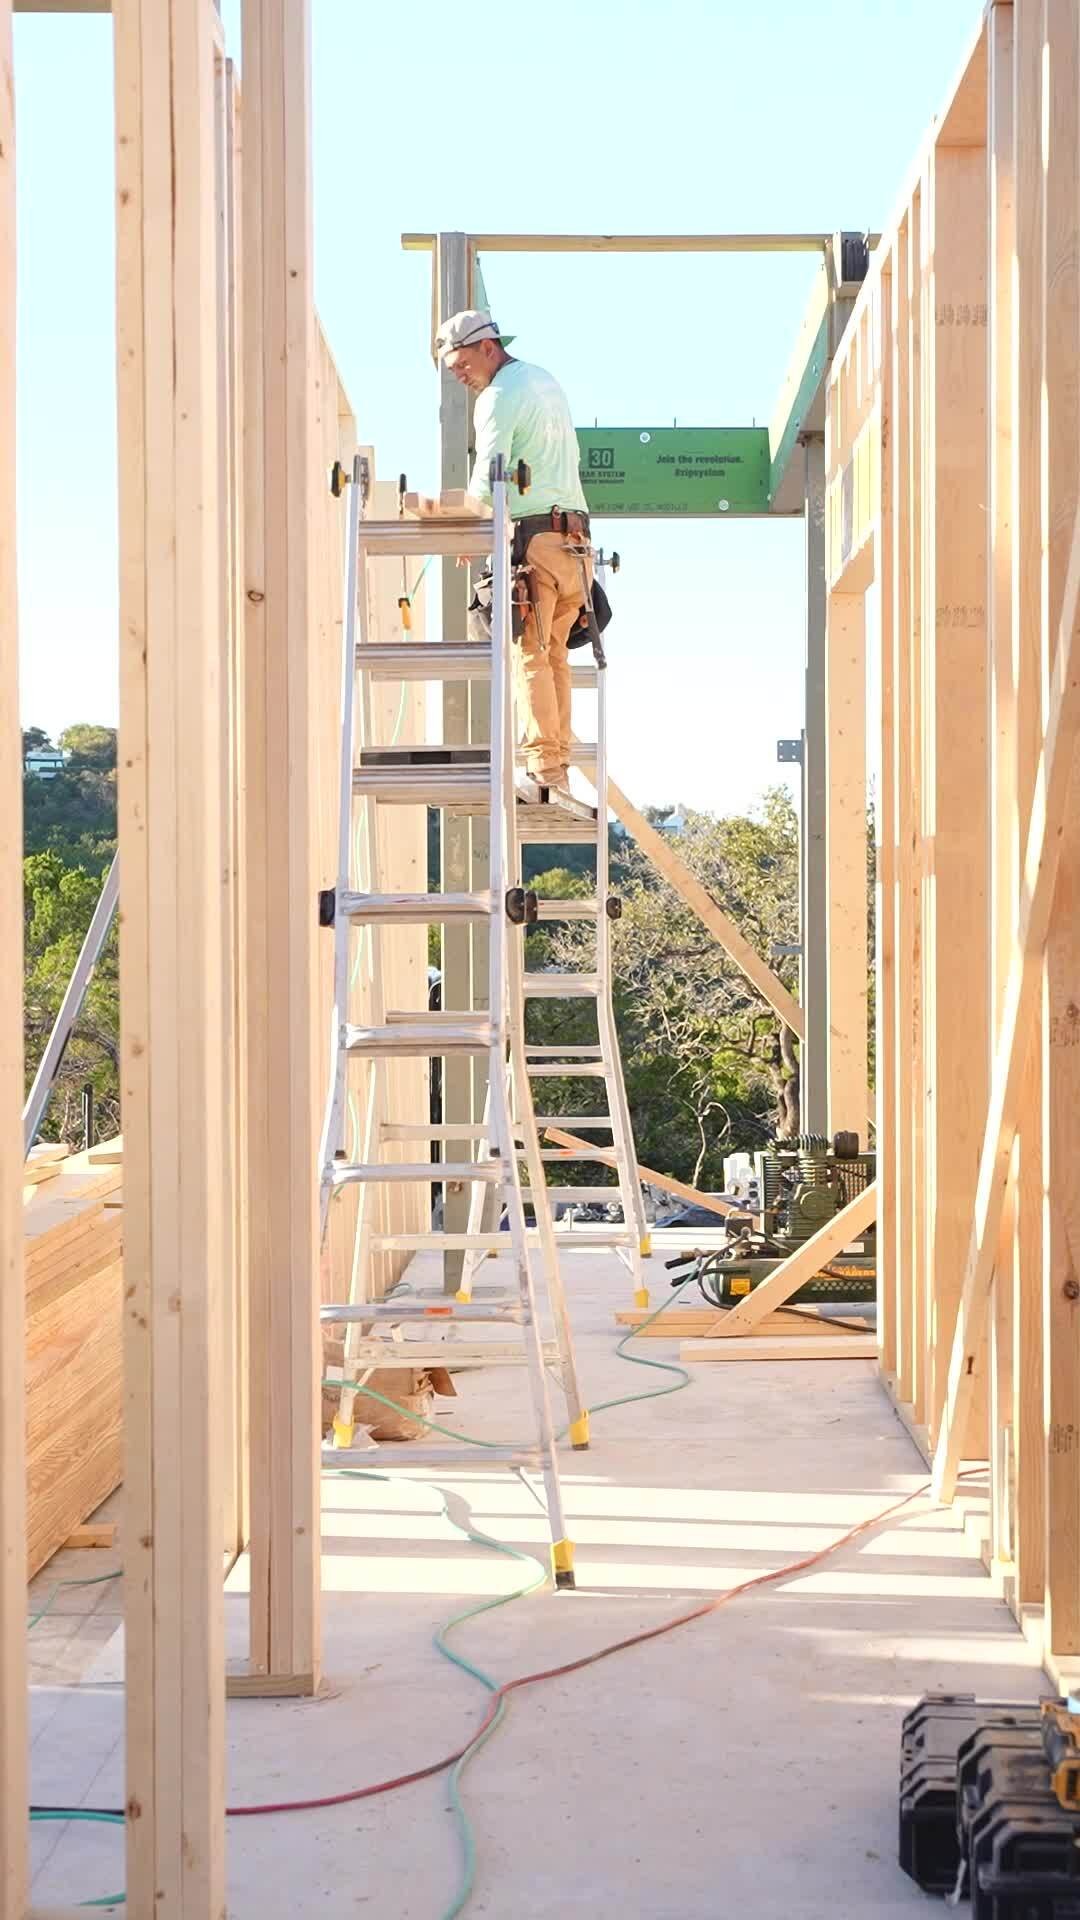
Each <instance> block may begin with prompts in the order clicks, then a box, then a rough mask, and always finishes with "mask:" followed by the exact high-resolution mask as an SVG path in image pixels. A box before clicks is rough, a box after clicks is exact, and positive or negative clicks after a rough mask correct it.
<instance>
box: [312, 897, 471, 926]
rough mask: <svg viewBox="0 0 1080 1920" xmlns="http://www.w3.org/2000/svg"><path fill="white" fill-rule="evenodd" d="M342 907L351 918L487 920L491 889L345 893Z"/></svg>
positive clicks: (425, 922) (424, 922)
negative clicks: (462, 891) (479, 890)
mask: <svg viewBox="0 0 1080 1920" xmlns="http://www.w3.org/2000/svg"><path fill="white" fill-rule="evenodd" d="M339 904H340V911H341V912H342V913H343V914H345V916H346V918H347V919H349V920H355V921H358V922H360V923H364V922H366V921H373V920H374V921H396V922H397V923H398V924H399V925H401V924H405V925H410V926H429V927H430V926H437V925H438V923H439V921H441V920H487V919H489V918H490V915H491V895H490V893H343V894H342V895H341V898H340V903H339Z"/></svg>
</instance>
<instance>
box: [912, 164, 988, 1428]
mask: <svg viewBox="0 0 1080 1920" xmlns="http://www.w3.org/2000/svg"><path fill="white" fill-rule="evenodd" d="M928 190H929V199H928V203H927V207H926V209H925V211H926V214H927V229H928V233H929V238H930V249H929V253H928V257H927V259H926V261H925V263H924V264H925V267H926V273H927V278H926V282H925V286H924V296H925V307H924V334H923V361H924V364H923V374H924V394H925V402H926V415H925V419H924V433H925V434H926V436H927V447H926V459H927V465H928V472H927V474H926V476H925V478H924V490H925V496H926V548H925V554H924V570H923V609H922V619H923V639H924V647H925V650H926V653H925V676H926V690H927V694H926V697H927V706H926V715H925V719H926V727H927V734H926V742H927V746H926V754H927V758H926V766H927V768H928V770H929V771H928V777H927V782H926V786H925V789H924V793H923V832H924V839H925V844H926V858H927V862H928V868H929V875H930V877H931V885H930V888H929V889H928V911H927V917H926V921H925V924H924V928H923V950H924V959H925V969H926V972H925V985H926V988H927V993H928V997H927V1003H926V1004H927V1013H928V1021H927V1028H926V1046H927V1055H926V1076H927V1078H926V1085H927V1094H928V1097H927V1101H926V1154H927V1179H928V1182H929V1185H930V1190H931V1192H932V1194H933V1198H934V1207H933V1213H932V1216H931V1217H930V1219H929V1222H928V1240H927V1252H928V1259H929V1262H930V1266H931V1271H932V1274H933V1285H934V1309H933V1312H934V1339H933V1341H932V1342H931V1344H930V1348H929V1362H930V1365H929V1371H928V1379H927V1395H928V1397H927V1405H926V1423H927V1425H928V1427H929V1429H930V1433H931V1438H933V1437H934V1436H935V1435H936V1433H937V1430H938V1423H939V1420H940V1417H941V1410H942V1406H943V1404H944V1398H945V1379H946V1373H947V1367H948V1353H949V1339H950V1335H951V1332H952V1328H953V1325H954V1323H955V1319H956V1311H957V1300H958V1296H959V1290H960V1281H961V1275H962V1272H963V1259H964V1251H965V1248H966V1245H967V1238H968V1232H969V1228H970V1223H971V1211H972V1205H973V1202H974V1198H975V1175H976V1169H977V1165H978V1154H979V1145H980V1143H981V1140H982V1134H983V1128H984V1125H985V1121H986V1102H987V1091H988V1054H989V1047H990V1021H989V1006H988V986H989V967H990V954H989V947H990V942H989V901H988V885H987V881H988V875H989V853H988V844H989V843H988V806H987V791H986V789H987V773H988V751H987V739H986V708H987V661H986V654H987V642H986V598H987V594H986V580H987V575H986V567H987V540H986V499H987V492H988V476H987V448H986V400H987V355H986V301H987V164H986V155H985V153H984V152H981V151H980V150H979V149H978V148H977V147H973V146H963V147H947V146H938V147H937V148H936V149H935V153H934V157H933V162H932V165H931V168H930V172H929V179H928ZM961 952H962V956H963V959H962V964H959V962H960V958H961ZM977 1358H978V1356H977ZM979 1444H980V1446H981V1448H982V1451H983V1454H985V1445H986V1442H985V1437H983V1438H982V1439H981V1441H980V1443H979ZM969 1452H970V1448H969Z"/></svg>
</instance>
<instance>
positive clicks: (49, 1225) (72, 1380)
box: [23, 1141, 123, 1578]
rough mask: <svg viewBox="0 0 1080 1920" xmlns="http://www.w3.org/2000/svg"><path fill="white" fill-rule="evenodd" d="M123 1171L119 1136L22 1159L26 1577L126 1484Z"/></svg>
mask: <svg viewBox="0 0 1080 1920" xmlns="http://www.w3.org/2000/svg"><path fill="white" fill-rule="evenodd" d="M122 1178H123V1165H122V1161H121V1152H120V1147H119V1143H118V1142H115V1141H111V1142H109V1143H108V1144H107V1145H106V1146H104V1147H100V1148H93V1149H92V1150H91V1151H90V1153H89V1154H86V1153H81V1154H72V1155H67V1154H66V1153H65V1152H64V1150H63V1149H62V1148H59V1147H41V1148H35V1149H34V1150H33V1151H32V1152H31V1155H30V1158H29V1159H28V1161H27V1163H26V1172H25V1178H24V1186H23V1256H24V1277H25V1285H26V1428H27V1432H26V1441H27V1536H28V1561H29V1564H28V1577H29V1578H32V1577H33V1575H34V1574H35V1573H37V1572H38V1570H39V1568H41V1567H42V1566H44V1564H45V1562H46V1561H47V1560H48V1559H50V1558H51V1556H52V1555H53V1554H54V1553H55V1552H56V1550H57V1548H58V1547H61V1546H63V1544H64V1542H65V1540H66V1539H67V1538H68V1536H69V1535H70V1534H71V1533H72V1531H73V1530H74V1529H75V1528H76V1527H78V1526H79V1525H80V1524H81V1523H82V1522H83V1521H84V1520H85V1519H86V1518H87V1516H88V1515H89V1514H91V1513H93V1511H94V1509H95V1508H96V1507H98V1506H100V1504H101V1502H102V1501H103V1500H104V1499H105V1498H106V1497H107V1496H108V1495H109V1494H110V1493H111V1492H112V1491H113V1489H114V1488H115V1487H117V1486H119V1484H120V1479H121V1471H122V1468H121V1454H122V1431H123V1428H122V1420H123V1411H122V1398H123V1389H122V1378H121V1374H122V1360H121V1295H122V1287H123V1267H122V1249H123V1208H122V1205H121V1195H120V1184H121V1180H122Z"/></svg>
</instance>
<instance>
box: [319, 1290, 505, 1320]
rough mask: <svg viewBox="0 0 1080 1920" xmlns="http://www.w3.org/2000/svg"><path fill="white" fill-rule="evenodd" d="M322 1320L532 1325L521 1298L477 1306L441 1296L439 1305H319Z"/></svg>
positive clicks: (381, 1302) (379, 1302)
mask: <svg viewBox="0 0 1080 1920" xmlns="http://www.w3.org/2000/svg"><path fill="white" fill-rule="evenodd" d="M319 1319H320V1321H321V1322H322V1324H323V1326H324V1327H347V1326H354V1325H358V1326H362V1325H363V1323H364V1322H365V1320H388V1321H391V1322H394V1321H400V1322H401V1323H402V1324H403V1325H404V1323H405V1322H406V1321H415V1320H421V1321H426V1322H427V1324H428V1325H429V1326H431V1325H433V1324H435V1323H437V1324H438V1325H439V1326H450V1325H453V1324H454V1323H455V1322H457V1321H463V1320H479V1321H482V1322H490V1323H491V1324H492V1325H496V1324H498V1323H500V1322H505V1321H507V1320H509V1321H510V1322H511V1323H512V1325H514V1326H518V1327H524V1326H527V1325H528V1322H529V1316H528V1314H527V1312H526V1311H525V1308H524V1307H523V1306H521V1305H520V1304H519V1303H518V1302H517V1301H510V1302H507V1303H506V1304H505V1305H501V1304H500V1303H499V1302H498V1301H492V1302H491V1303H490V1304H487V1303H483V1304H480V1305H476V1306H474V1305H473V1303H472V1302H471V1301H468V1300H446V1299H445V1298H444V1297H443V1296H440V1298H439V1300H438V1304H437V1305H435V1306H425V1305H424V1302H423V1301H422V1300H417V1299H415V1298H414V1297H412V1296H410V1297H409V1298H408V1299H403V1300H394V1299H390V1300H361V1301H357V1302H354V1303H352V1304H350V1305H348V1306H346V1305H345V1304H344V1303H341V1304H340V1305H336V1304H335V1303H334V1302H333V1301H331V1303H330V1304H329V1305H328V1306H324V1307H320V1308H319Z"/></svg>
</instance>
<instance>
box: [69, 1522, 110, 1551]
mask: <svg viewBox="0 0 1080 1920" xmlns="http://www.w3.org/2000/svg"><path fill="white" fill-rule="evenodd" d="M63 1544H64V1546H65V1547H115V1545H116V1521H115V1520H109V1521H103V1522H101V1523H100V1524H99V1525H97V1526H90V1525H84V1526H81V1527H73V1528H72V1530H71V1532H70V1533H69V1534H68V1537H67V1539H66V1540H65V1541H64V1543H63Z"/></svg>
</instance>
